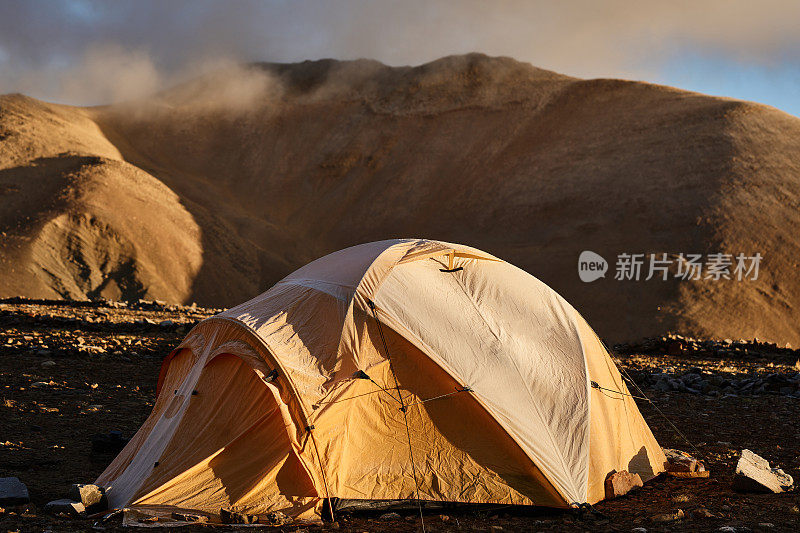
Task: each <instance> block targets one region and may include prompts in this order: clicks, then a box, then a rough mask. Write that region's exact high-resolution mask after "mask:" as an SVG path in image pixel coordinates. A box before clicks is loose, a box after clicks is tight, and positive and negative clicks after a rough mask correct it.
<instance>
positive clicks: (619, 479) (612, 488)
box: [606, 470, 644, 500]
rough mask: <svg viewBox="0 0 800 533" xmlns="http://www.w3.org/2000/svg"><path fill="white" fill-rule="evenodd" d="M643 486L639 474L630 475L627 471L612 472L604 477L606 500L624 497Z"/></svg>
mask: <svg viewBox="0 0 800 533" xmlns="http://www.w3.org/2000/svg"><path fill="white" fill-rule="evenodd" d="M643 485H644V483H642V478H641V476H640V475H639V474H631V473H630V472H628V471H627V470H622V471H621V472H612V473H610V474H609V475H608V477H606V499H609V500H610V499H612V498H617V497H619V496H624V495H625V494H628V493H629V492H630V491H632V490H634V489H637V488H639V487H642V486H643Z"/></svg>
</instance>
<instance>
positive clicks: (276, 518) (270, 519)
mask: <svg viewBox="0 0 800 533" xmlns="http://www.w3.org/2000/svg"><path fill="white" fill-rule="evenodd" d="M291 521H292V519H291V518H289V517H288V516H286V515H285V514H283V513H282V512H280V511H273V512H271V513H267V514H266V515H264V520H263V523H265V524H269V525H271V526H283V525H286V524H288V523H290V522H291Z"/></svg>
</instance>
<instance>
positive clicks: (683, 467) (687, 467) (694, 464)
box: [664, 448, 706, 473]
mask: <svg viewBox="0 0 800 533" xmlns="http://www.w3.org/2000/svg"><path fill="white" fill-rule="evenodd" d="M664 455H665V456H666V457H667V465H666V470H667V472H676V473H677V472H698V471H700V472H703V471H705V469H706V468H705V466H704V465H703V463H701V462H700V461H698V460H697V459H695V458H694V457H692V456H691V455H689V454H688V453H686V452H682V451H680V450H674V449H671V448H664Z"/></svg>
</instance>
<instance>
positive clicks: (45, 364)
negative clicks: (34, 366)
mask: <svg viewBox="0 0 800 533" xmlns="http://www.w3.org/2000/svg"><path fill="white" fill-rule="evenodd" d="M55 364H56V362H55V361H52V360H49V359H48V360H47V361H42V367H44V368H49V367H51V366H55Z"/></svg>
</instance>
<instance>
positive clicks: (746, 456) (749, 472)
mask: <svg viewBox="0 0 800 533" xmlns="http://www.w3.org/2000/svg"><path fill="white" fill-rule="evenodd" d="M792 485H794V480H793V479H792V476H790V475H789V474H787V473H785V472H784V471H783V470H781V469H780V468H770V466H769V461H767V460H766V459H764V458H763V457H761V456H759V455H756V454H755V453H753V452H751V451H750V450H742V454H741V456H740V457H739V462H738V463H736V474H735V475H734V477H733V490H737V491H740V492H774V493H779V492H784V491H787V490H789V489H791V488H792Z"/></svg>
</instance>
